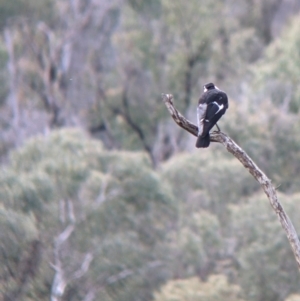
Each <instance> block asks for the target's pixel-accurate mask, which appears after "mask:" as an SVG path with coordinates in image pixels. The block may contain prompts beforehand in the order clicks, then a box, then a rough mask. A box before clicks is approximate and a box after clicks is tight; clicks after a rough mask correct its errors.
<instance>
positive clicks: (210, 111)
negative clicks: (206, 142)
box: [205, 101, 224, 121]
mask: <svg viewBox="0 0 300 301" xmlns="http://www.w3.org/2000/svg"><path fill="white" fill-rule="evenodd" d="M223 109H224V104H219V103H217V102H216V101H214V102H211V103H210V104H209V105H208V106H207V110H206V116H205V120H207V121H211V120H212V119H213V118H214V116H215V115H216V114H218V113H219V112H220V111H221V110H223Z"/></svg>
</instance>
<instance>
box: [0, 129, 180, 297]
mask: <svg viewBox="0 0 300 301" xmlns="http://www.w3.org/2000/svg"><path fill="white" fill-rule="evenodd" d="M0 197H1V200H2V203H3V205H4V206H5V208H10V210H14V211H15V212H20V214H23V213H22V212H24V213H26V214H30V215H31V216H35V218H36V221H37V228H38V229H39V234H38V236H39V237H41V240H42V243H43V245H44V248H45V252H44V255H43V257H42V262H41V266H42V268H41V270H40V271H39V272H38V273H36V274H35V275H34V276H35V277H34V279H32V281H31V286H32V288H31V291H30V294H33V295H36V296H39V299H40V300H44V299H45V300H46V299H47V298H49V295H51V299H52V300H77V299H78V298H85V296H86V297H87V296H88V295H89V294H93V295H94V296H95V298H96V297H97V296H99V294H102V291H105V292H106V294H108V297H107V298H108V299H107V300H109V299H110V298H113V299H114V300H127V299H128V300H139V299H140V298H143V299H147V298H148V299H149V298H150V296H151V292H152V290H153V289H154V288H155V287H157V285H158V284H159V283H160V282H161V281H162V280H164V279H165V278H166V277H167V274H168V272H167V266H166V265H165V264H164V263H163V259H164V258H165V256H166V253H168V252H166V250H167V248H168V247H167V245H166V244H165V237H166V234H167V231H166V230H167V229H168V227H170V226H171V225H172V217H174V216H175V210H174V205H173V196H172V193H171V191H170V190H169V188H168V186H167V185H162V184H161V180H160V178H159V176H158V175H156V174H155V173H154V172H153V171H152V170H151V165H150V162H149V160H148V159H147V158H146V157H145V155H144V154H140V153H132V154H131V153H126V152H123V153H122V152H119V153H117V152H107V151H104V150H103V148H102V146H101V144H100V143H99V142H96V141H93V140H90V139H88V138H87V137H86V136H85V135H84V134H83V133H81V132H78V131H74V130H65V131H59V132H55V133H53V134H52V135H50V136H49V137H47V138H45V137H38V138H35V139H33V140H31V141H30V142H28V143H27V144H26V145H25V146H24V147H23V148H21V149H20V150H18V151H16V152H14V153H13V154H12V156H11V164H10V167H9V168H7V169H6V170H5V171H3V173H2V174H1V180H0ZM7 210H8V209H7ZM23 220H24V219H23ZM24 222H25V220H24ZM7 236H8V238H9V237H10V233H9V232H8V233H7ZM19 247H20V248H22V246H21V245H20V246H19ZM49 262H50V263H51V264H50V265H49V264H47V263H49ZM51 268H52V271H51ZM13 272H16V271H15V270H14V271H13ZM128 287H130V289H128ZM137 287H138V288H139V289H138V290H139V293H138V294H137V293H136V292H137ZM26 293H27V292H24V298H25V296H26ZM109 296H111V297H109ZM27 297H29V295H27Z"/></svg>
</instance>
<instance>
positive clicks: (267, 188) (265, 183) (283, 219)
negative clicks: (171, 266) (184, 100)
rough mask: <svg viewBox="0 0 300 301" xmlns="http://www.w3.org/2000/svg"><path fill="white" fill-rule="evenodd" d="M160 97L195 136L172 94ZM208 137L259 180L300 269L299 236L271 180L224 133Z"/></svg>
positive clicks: (178, 122) (194, 126)
mask: <svg viewBox="0 0 300 301" xmlns="http://www.w3.org/2000/svg"><path fill="white" fill-rule="evenodd" d="M162 98H163V101H164V103H165V105H166V107H167V108H168V110H169V112H170V114H171V116H172V117H173V119H174V121H175V122H176V123H177V124H178V125H179V126H180V127H182V128H183V129H185V130H186V131H188V132H189V133H191V134H192V135H194V136H197V133H198V127H197V126H196V125H195V124H193V123H191V122H190V121H188V120H187V119H186V118H185V117H183V116H182V115H181V114H180V113H179V112H178V111H177V110H176V108H175V107H174V105H173V101H172V100H173V96H172V95H171V94H162ZM210 139H211V141H213V142H219V143H221V144H223V145H224V147H225V148H226V149H227V151H228V152H230V153H231V154H232V155H234V156H235V157H236V158H237V159H238V160H239V161H240V162H241V163H242V164H243V165H244V167H245V168H246V169H248V171H249V172H250V174H251V175H252V176H253V177H254V178H255V179H256V180H257V181H258V182H259V184H260V185H261V187H262V189H263V190H264V192H265V194H266V195H267V197H268V199H269V201H270V204H271V206H272V208H273V210H274V211H275V213H276V215H277V216H278V219H279V221H280V223H281V226H282V228H283V229H284V230H285V232H286V236H287V238H288V240H289V242H290V245H291V247H292V250H293V252H294V255H295V258H296V261H297V264H298V268H299V269H300V242H299V238H298V235H297V232H296V230H295V228H294V226H293V224H292V222H291V220H290V219H289V217H288V215H287V214H286V212H285V211H284V209H283V207H282V205H281V204H280V202H279V200H278V197H277V194H276V189H275V187H274V186H273V185H272V181H271V180H270V179H269V178H268V177H267V176H266V175H265V174H264V173H263V172H262V171H261V170H260V169H259V167H258V166H257V165H256V164H255V163H254V161H253V160H252V159H251V158H250V157H249V156H248V155H247V153H246V152H245V151H244V150H243V149H242V148H241V147H240V146H238V145H237V144H236V143H235V142H234V141H233V140H232V139H231V138H230V137H228V136H227V135H226V134H224V133H222V132H213V133H211V136H210Z"/></svg>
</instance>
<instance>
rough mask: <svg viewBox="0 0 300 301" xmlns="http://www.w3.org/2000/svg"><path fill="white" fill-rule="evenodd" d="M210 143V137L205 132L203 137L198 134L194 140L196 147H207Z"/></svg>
mask: <svg viewBox="0 0 300 301" xmlns="http://www.w3.org/2000/svg"><path fill="white" fill-rule="evenodd" d="M209 144H210V137H209V134H207V135H206V136H204V137H201V136H199V137H198V139H197V142H196V147H198V148H200V147H201V148H204V147H208V146H209Z"/></svg>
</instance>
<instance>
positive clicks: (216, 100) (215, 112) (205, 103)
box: [196, 83, 228, 148]
mask: <svg viewBox="0 0 300 301" xmlns="http://www.w3.org/2000/svg"><path fill="white" fill-rule="evenodd" d="M227 109H228V98H227V95H226V93H225V92H223V91H221V90H220V89H219V88H218V87H217V86H215V85H214V84H213V83H209V84H206V85H204V92H203V94H202V95H201V97H200V99H199V102H198V107H197V122H198V139H197V142H196V147H198V148H199V147H208V146H209V144H210V136H209V131H210V130H211V129H212V128H213V126H214V125H216V126H217V127H218V125H217V122H218V120H219V119H220V118H221V117H222V115H223V114H224V113H225V112H226V110H227ZM218 130H220V129H219V127H218Z"/></svg>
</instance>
